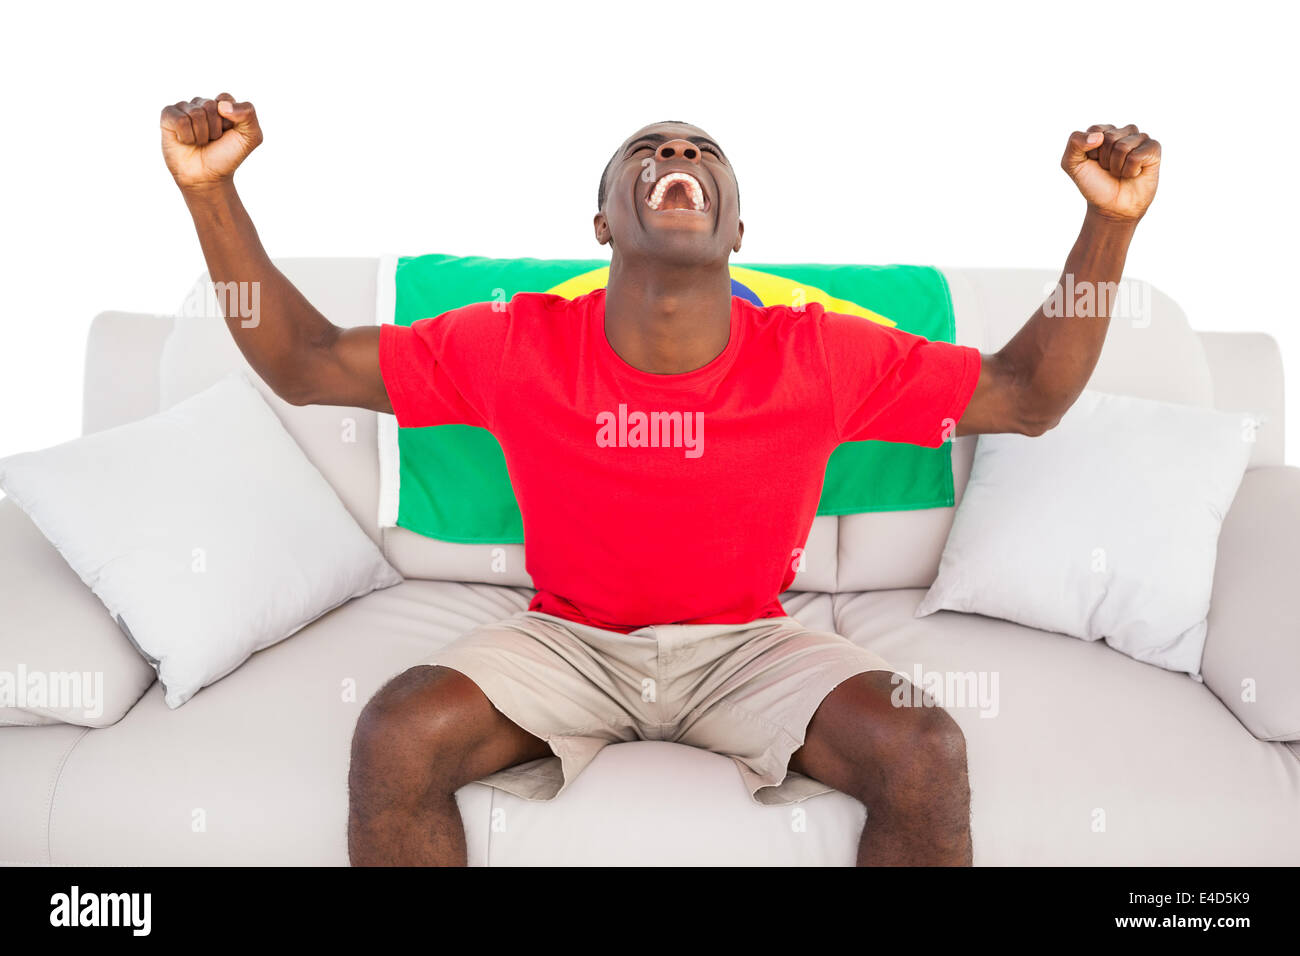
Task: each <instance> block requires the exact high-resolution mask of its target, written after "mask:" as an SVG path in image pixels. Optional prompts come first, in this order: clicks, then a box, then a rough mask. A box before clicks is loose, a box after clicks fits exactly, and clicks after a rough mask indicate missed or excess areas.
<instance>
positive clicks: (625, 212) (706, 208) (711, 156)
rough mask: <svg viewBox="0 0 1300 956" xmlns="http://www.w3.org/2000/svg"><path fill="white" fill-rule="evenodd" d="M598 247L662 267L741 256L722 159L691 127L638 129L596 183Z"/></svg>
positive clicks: (731, 176)
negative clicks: (612, 248) (607, 245)
mask: <svg viewBox="0 0 1300 956" xmlns="http://www.w3.org/2000/svg"><path fill="white" fill-rule="evenodd" d="M596 201H597V203H598V206H599V211H598V212H597V213H596V217H595V220H594V226H595V230H596V241H597V242H599V243H601V244H602V245H604V244H605V243H607V242H608V243H610V244H612V245H613V246H614V247H615V249H616V251H617V252H619V253H621V254H622V255H625V256H629V255H631V256H635V255H640V256H644V257H646V258H649V259H652V260H656V261H662V262H663V263H665V264H668V265H707V264H710V263H714V262H718V261H722V262H725V261H726V260H727V257H728V256H729V255H730V254H731V253H732V252H738V251H739V250H740V241H741V236H742V235H743V234H744V231H745V225H744V223H742V222H741V221H740V187H739V186H738V185H737V183H736V175H735V172H734V171H733V170H732V168H731V163H730V162H729V161H728V160H727V157H726V155H725V154H724V153H723V152H722V147H720V146H719V145H718V144H717V143H716V142H714V140H713V139H712V138H711V137H710V136H709V135H708V134H707V133H705V132H704V130H702V129H700V128H699V127H698V126H692V125H691V124H689V123H682V122H678V121H664V122H662V123H652V124H651V125H649V126H646V127H643V128H642V129H639V130H637V131H636V132H635V133H633V134H632V135H631V136H629V137H628V138H627V139H626V140H624V141H623V143H622V145H621V146H619V148H618V149H617V150H615V151H614V155H613V156H611V157H610V160H609V162H608V163H607V164H606V166H605V171H604V172H603V173H602V174H601V177H600V188H599V190H598V192H597V196H596Z"/></svg>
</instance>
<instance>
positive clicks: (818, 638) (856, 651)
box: [421, 611, 892, 804]
mask: <svg viewBox="0 0 1300 956" xmlns="http://www.w3.org/2000/svg"><path fill="white" fill-rule="evenodd" d="M421 663H423V664H437V665H441V666H443V667H449V668H451V669H453V670H456V671H459V672H460V673H462V674H464V675H465V676H466V677H468V678H469V679H470V680H472V681H473V682H474V683H475V684H477V685H478V687H479V689H480V690H482V691H483V693H484V694H485V695H486V696H487V698H488V699H489V700H490V701H491V702H492V704H493V706H494V707H496V709H497V710H499V711H500V712H501V713H502V714H504V715H505V716H506V717H508V718H509V719H510V720H512V721H513V722H514V723H516V724H518V725H519V726H520V727H522V728H523V729H524V730H526V731H528V732H529V733H531V734H533V735H534V736H536V737H540V738H541V739H543V740H545V741H546V742H547V743H548V744H549V745H550V747H551V750H552V752H553V753H554V754H555V756H554V757H544V758H541V759H539V760H532V761H529V762H527V763H523V764H519V765H517V766H514V767H509V768H507V769H505V770H501V771H499V772H497V773H494V774H491V775H490V776H487V777H484V778H483V780H482V781H480V782H482V783H486V784H488V785H490V786H493V787H496V788H498V789H500V790H505V791H507V792H509V793H513V794H515V795H516V796H519V797H524V798H525V799H528V800H550V799H553V798H554V797H556V796H558V795H559V794H560V793H561V792H562V791H563V790H564V788H565V787H566V786H568V785H569V784H570V783H572V782H573V780H574V778H576V777H577V776H578V774H580V773H581V772H582V770H583V769H584V768H585V767H586V766H587V764H589V763H591V761H592V759H593V758H595V756H596V754H597V753H599V752H600V750H601V748H603V747H605V746H606V745H607V744H612V743H619V742H622V741H631V740H670V741H674V742H676V743H682V744H688V745H690V746H692V747H700V748H703V749H705V750H711V751H713V752H715V753H719V754H724V755H725V756H728V757H731V758H732V760H733V761H735V764H736V767H737V768H738V769H739V770H740V775H741V777H742V778H743V779H744V783H745V786H746V788H747V789H748V790H749V792H750V795H751V796H752V797H753V799H754V801H755V802H756V803H760V804H787V803H793V802H795V801H798V800H804V799H806V798H808V797H811V796H814V795H816V794H819V793H825V792H827V791H828V790H830V789H831V788H830V787H827V786H825V785H823V784H821V783H819V782H817V781H816V780H813V779H812V778H810V777H806V776H803V775H801V774H798V773H788V772H787V767H788V765H789V762H790V755H791V754H792V753H794V752H795V751H796V750H798V749H799V748H800V747H801V746H802V745H803V742H804V734H805V732H806V731H807V727H808V722H809V721H810V720H811V719H812V716H813V713H814V712H815V711H816V710H817V708H818V707H819V706H821V703H822V701H823V700H825V699H826V695H827V694H829V693H830V692H831V691H832V690H834V689H835V687H836V686H838V685H839V684H840V683H842V682H843V681H845V680H847V679H848V678H850V677H852V676H854V675H855V674H861V673H863V672H864V671H875V670H892V668H890V666H889V665H888V664H886V663H885V662H884V661H883V660H882V659H881V658H879V657H878V656H876V655H875V654H873V653H871V652H870V651H868V650H866V649H865V648H861V647H858V646H857V645H856V644H854V643H852V642H851V641H848V640H846V639H845V638H843V637H841V636H839V635H838V634H829V633H825V632H821V631H813V630H809V629H808V628H806V627H804V626H803V625H802V624H800V623H799V622H798V621H796V620H795V619H794V618H792V617H775V618H764V619H760V620H757V621H751V622H750V623H747V624H671V625H658V626H653V627H643V628H641V629H640V630H637V631H633V632H632V633H631V634H621V633H618V632H616V631H607V630H604V629H602V628H597V627H591V626H589V625H585V624H578V623H575V622H572V621H567V620H565V619H563V618H560V617H556V616H554V615H551V614H544V613H542V612H540V611H519V612H517V613H515V614H513V615H511V616H510V617H508V618H506V619H504V620H502V621H498V622H496V623H493V624H487V625H483V626H481V627H478V628H475V629H474V630H472V631H470V632H469V633H468V634H465V635H464V636H462V637H460V638H458V639H456V640H455V641H452V642H451V643H450V644H448V645H447V646H446V647H444V648H443V649H442V650H440V651H438V652H437V653H436V654H433V655H432V656H430V657H429V658H427V659H426V660H424V661H422V662H421Z"/></svg>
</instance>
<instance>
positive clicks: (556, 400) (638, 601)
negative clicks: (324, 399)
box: [379, 289, 980, 633]
mask: <svg viewBox="0 0 1300 956" xmlns="http://www.w3.org/2000/svg"><path fill="white" fill-rule="evenodd" d="M604 319H605V290H604V289H598V290H596V291H594V292H589V293H587V294H585V295H581V296H578V297H577V298H574V299H566V298H564V297H562V296H558V295H552V294H548V293H519V294H518V295H516V296H515V297H514V298H512V299H511V300H510V302H509V303H508V305H505V306H503V305H502V304H500V303H490V302H482V303H476V304H474V305H468V306H464V307H463V308H459V309H453V310H451V311H449V312H446V313H444V314H442V315H439V316H435V317H433V318H427V319H420V320H419V321H417V322H415V323H414V324H412V325H411V326H410V327H402V326H397V325H392V324H387V325H384V326H383V327H382V331H381V333H380V339H379V343H380V344H379V361H380V369H381V371H382V374H383V379H384V385H385V387H386V388H387V390H388V396H389V399H390V400H391V401H392V405H393V410H394V412H395V414H396V416H397V422H398V424H399V425H401V426H403V427H420V426H426V425H445V424H463V425H477V426H480V427H483V428H486V429H488V430H489V431H490V432H492V434H493V435H494V436H495V437H496V439H497V441H498V442H500V444H501V448H502V450H503V451H504V452H505V460H506V466H507V468H508V469H509V472H510V480H511V484H512V485H513V487H514V492H515V497H516V498H517V500H518V502H519V509H520V512H521V514H522V516H523V525H524V548H525V557H526V565H527V569H528V572H529V573H530V574H531V575H532V578H533V584H534V585H535V586H536V587H537V594H536V596H535V597H534V599H533V601H532V603H531V604H530V607H531V608H532V609H533V610H537V611H544V612H546V613H548V614H553V615H556V616H558V617H563V618H566V619H568V620H573V621H578V622H581V623H585V624H593V625H595V626H597V627H602V628H606V629H609V630H615V631H622V632H625V633H626V632H628V631H633V630H635V629H637V628H639V627H644V626H646V625H650V624H711V623H718V624H723V623H726V624H734V623H743V622H746V621H752V620H755V619H757V618H763V617H777V616H781V615H783V614H785V611H784V610H783V609H782V607H781V603H780V601H779V599H778V596H779V595H780V594H781V592H783V591H785V590H786V589H787V588H788V587H789V586H790V585H791V583H792V582H793V581H794V577H795V570H796V567H797V564H798V549H800V548H802V547H803V545H804V544H805V543H806V541H807V538H808V533H809V531H810V530H811V527H812V521H813V518H814V517H815V516H816V512H817V503H818V501H819V500H820V497H821V491H822V480H823V478H824V477H825V473H826V463H827V459H828V458H829V457H830V454H831V452H832V451H833V450H834V449H835V447H836V446H837V445H839V444H840V443H841V442H846V441H857V440H862V439H878V440H883V441H892V442H908V443H911V444H916V445H925V446H928V447H931V448H936V447H938V446H939V445H940V444H941V443H942V441H943V440H944V438H945V437H946V435H949V434H951V431H952V429H951V427H946V426H950V424H951V422H955V421H956V420H957V419H959V418H960V417H961V414H962V412H963V411H964V410H965V408H966V405H967V403H968V402H969V401H970V397H971V394H972V393H973V392H974V390H975V383H976V380H977V379H978V378H979V370H980V353H979V351H978V350H977V349H974V348H970V347H968V346H961V345H952V344H949V343H947V342H932V341H929V340H928V339H925V338H922V337H921V336H918V335H913V334H911V333H908V332H903V331H899V330H897V329H892V328H889V327H886V326H882V325H880V324H878V323H875V322H871V321H868V320H867V319H863V318H860V317H858V316H851V315H842V314H838V313H834V312H826V311H824V310H823V308H822V306H821V305H820V304H818V303H810V304H808V305H807V306H805V307H804V308H803V310H802V311H796V310H795V309H794V308H792V307H790V306H780V305H777V306H767V307H759V306H755V305H753V304H752V303H750V302H748V301H747V300H745V299H742V298H739V297H734V296H733V297H732V300H731V337H730V339H729V341H728V343H727V346H726V348H725V349H724V350H723V352H722V353H721V354H720V355H719V356H717V358H715V359H714V360H713V361H711V362H709V363H708V364H707V365H705V366H703V367H701V368H698V369H695V370H694V371H691V372H685V373H683V374H680V375H658V374H654V373H651V372H644V371H641V370H639V369H637V368H634V367H633V366H631V365H629V364H628V363H627V362H625V361H623V359H622V358H620V357H619V355H618V353H617V352H615V351H614V349H613V347H612V346H611V345H610V344H609V341H608V340H607V339H606V338H605V323H604ZM945 420H947V421H945Z"/></svg>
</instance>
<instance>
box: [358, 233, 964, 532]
mask: <svg viewBox="0 0 1300 956" xmlns="http://www.w3.org/2000/svg"><path fill="white" fill-rule="evenodd" d="M380 269H381V274H380V276H379V298H378V309H379V313H378V319H379V321H381V322H383V321H388V319H389V316H390V315H391V320H392V321H393V322H395V323H397V324H398V325H410V324H411V323H413V322H415V321H417V320H418V319H423V318H428V317H429V316H435V315H441V314H442V313H443V312H446V311H448V310H450V309H457V308H460V307H461V306H465V305H470V304H472V303H474V302H486V301H491V300H499V301H501V302H503V303H504V302H508V301H509V300H510V298H511V297H512V296H513V295H514V294H515V293H517V292H549V293H554V294H556V295H562V296H564V297H565V298H570V299H571V298H576V297H577V296H580V295H584V294H586V293H588V292H591V291H592V290H594V289H599V288H603V287H604V286H605V284H606V282H607V280H608V278H609V264H608V263H607V262H605V261H603V260H599V259H487V258H483V257H481V256H449V255H425V256H407V257H400V258H396V259H393V258H391V257H390V258H389V259H386V260H382V261H381V266H380ZM385 269H387V274H385ZM731 292H732V295H737V296H740V297H741V298H743V299H747V300H748V301H750V302H752V303H754V304H755V305H758V306H767V305H806V304H807V303H809V302H820V303H821V304H822V306H823V307H824V308H825V309H826V310H827V311H828V312H840V313H845V314H848V315H857V316H861V317H862V319H863V320H864V321H867V322H879V323H881V324H882V325H887V326H893V327H897V328H900V329H902V330H903V331H906V332H912V333H915V334H916V335H921V336H924V337H925V338H927V339H931V340H934V341H942V342H952V341H954V337H955V334H956V324H955V320H954V316H953V308H952V298H951V296H950V295H949V293H948V284H947V282H946V281H945V279H944V277H943V274H942V273H941V272H939V270H937V269H934V268H931V267H929V266H909V265H888V266H867V265H817V264H780V265H766V264H764V265H757V264H756V265H748V266H739V265H733V266H731ZM388 418H389V419H390V420H387V421H385V422H384V424H383V425H382V426H381V433H380V467H381V480H382V484H383V488H382V490H381V504H380V524H381V525H385V526H390V527H391V526H393V525H397V526H399V527H403V528H408V529H410V530H411V531H415V532H418V533H420V534H423V535H427V536H429V537H432V538H438V539H441V540H443V541H454V542H462V543H472V544H518V543H522V542H523V540H524V529H523V519H522V517H521V516H520V513H519V505H518V502H517V501H516V500H515V496H514V490H513V489H512V488H511V485H510V477H509V474H508V473H507V471H506V463H505V456H504V455H503V454H502V452H501V446H500V444H498V443H497V440H496V438H494V437H493V436H492V434H491V433H489V432H488V431H487V430H486V429H482V428H476V427H472V426H468V425H435V426H432V427H429V428H398V427H397V426H396V424H395V422H393V421H392V420H391V416H389V417H388ZM951 451H952V449H951V445H950V444H949V443H948V442H945V443H944V444H942V445H941V446H939V447H938V448H922V447H920V446H917V445H905V444H898V443H893V442H879V441H860V442H845V443H844V444H842V445H840V446H839V447H838V448H837V449H836V450H835V451H834V453H833V454H832V455H831V458H830V461H829V462H828V464H827V467H826V479H825V485H824V487H823V489H822V497H821V501H820V503H819V506H818V509H817V513H818V514H819V515H843V514H857V513H860V512H868V511H907V510H914V509H918V508H943V507H948V506H951V505H952V503H953V485H952V456H951Z"/></svg>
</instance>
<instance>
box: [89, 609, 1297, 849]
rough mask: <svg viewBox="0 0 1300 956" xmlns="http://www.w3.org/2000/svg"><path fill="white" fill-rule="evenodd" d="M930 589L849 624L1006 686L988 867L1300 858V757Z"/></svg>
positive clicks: (983, 843)
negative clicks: (933, 605) (941, 607)
mask: <svg viewBox="0 0 1300 956" xmlns="http://www.w3.org/2000/svg"><path fill="white" fill-rule="evenodd" d="M924 593H925V592H924V591H922V590H920V589H911V590H900V591H881V592H876V593H870V594H855V595H839V596H837V597H836V598H835V619H836V622H837V624H838V627H839V632H840V633H841V634H844V635H845V636H846V637H848V638H850V639H851V640H853V641H854V642H855V643H859V644H862V645H863V646H865V647H867V648H869V649H870V650H872V651H874V652H875V653H877V654H879V655H880V656H882V657H883V658H884V659H885V660H886V661H888V662H889V663H890V664H891V665H892V666H893V667H894V668H895V670H898V671H901V672H902V673H903V674H904V675H905V676H907V677H908V678H909V679H910V680H912V681H914V682H915V681H918V680H920V681H924V680H926V679H930V678H936V679H941V680H942V682H945V683H946V682H947V680H951V681H952V682H953V689H954V691H956V690H958V689H961V688H963V687H965V686H971V685H973V686H974V687H975V689H976V690H978V689H979V684H978V680H979V678H980V677H981V675H983V678H984V682H985V687H986V688H996V696H995V699H994V706H992V707H990V706H981V701H980V699H979V696H978V694H971V693H967V694H966V695H965V697H964V699H962V698H961V697H960V696H959V695H957V694H956V693H954V694H950V695H948V697H947V698H946V699H947V700H948V701H949V702H950V704H951V706H950V713H952V715H953V717H954V718H955V719H956V721H957V723H958V724H959V725H960V726H961V728H962V730H963V732H964V733H965V735H966V751H967V759H968V761H969V765H970V781H971V799H972V814H973V838H974V844H975V862H976V863H977V864H981V865H990V864H993V865H1002V864H1005V865H1021V864H1033V865H1081V866H1092V865H1109V866H1156V865H1160V866H1187V865H1197V866H1220V865H1223V866H1226V865H1238V866H1240V865H1248V864H1249V865H1290V866H1294V865H1296V864H1297V863H1300V760H1297V759H1296V755H1295V754H1293V753H1291V752H1290V751H1288V750H1287V749H1286V747H1285V746H1284V745H1282V744H1277V743H1266V742H1264V741H1260V740H1256V739H1255V738H1254V737H1252V736H1251V735H1250V732H1249V731H1247V730H1246V729H1245V728H1244V727H1242V726H1241V724H1240V723H1238V721H1237V719H1236V718H1235V717H1233V715H1232V714H1231V713H1230V712H1229V711H1228V710H1227V708H1225V707H1224V706H1223V705H1222V704H1221V703H1220V702H1219V701H1218V699H1216V698H1215V696H1214V694H1213V693H1211V692H1210V690H1209V689H1208V688H1207V687H1206V686H1205V685H1204V684H1201V683H1197V682H1196V681H1191V680H1188V679H1187V677H1186V675H1183V674H1178V673H1174V672H1172V671H1166V670H1161V669H1160V668H1158V667H1153V666H1151V665H1150V664H1143V663H1140V662H1138V661H1135V660H1133V659H1132V658H1129V657H1125V656H1124V655H1123V654H1120V653H1118V652H1116V651H1114V650H1112V649H1111V648H1109V647H1107V646H1106V645H1105V644H1102V643H1100V642H1098V643H1088V642H1085V641H1078V640H1075V639H1074V638H1071V637H1066V636H1064V635H1059V634H1049V633H1046V632H1043V631H1036V630H1033V629H1032V628H1027V627H1022V626H1020V625H1017V624H1010V623H1008V622H1006V621H999V620H996V619H994V618H988V617H982V616H980V615H975V614H959V613H956V612H953V611H939V612H937V613H936V614H933V615H931V616H929V617H924V618H915V617H913V613H914V611H915V609H916V607H917V605H918V604H919V603H920V600H921V597H922V595H923V594H924ZM967 675H970V676H971V677H973V678H974V680H973V681H972V680H967V679H965V678H967ZM994 681H996V683H994ZM961 704H964V705H961ZM986 713H988V714H990V716H987V717H986V716H983V715H984V714H986ZM96 733H99V731H96Z"/></svg>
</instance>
